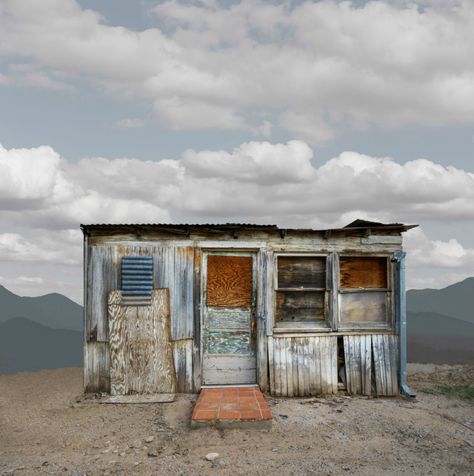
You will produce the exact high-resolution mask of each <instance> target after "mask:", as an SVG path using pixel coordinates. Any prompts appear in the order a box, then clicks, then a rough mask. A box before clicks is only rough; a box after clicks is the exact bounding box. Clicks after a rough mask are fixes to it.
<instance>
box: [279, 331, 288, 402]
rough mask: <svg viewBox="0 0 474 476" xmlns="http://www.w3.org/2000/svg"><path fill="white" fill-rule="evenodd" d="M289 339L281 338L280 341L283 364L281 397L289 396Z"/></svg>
mask: <svg viewBox="0 0 474 476" xmlns="http://www.w3.org/2000/svg"><path fill="white" fill-rule="evenodd" d="M288 340H289V339H286V338H281V339H279V341H280V359H281V360H280V362H281V377H280V378H281V395H283V396H285V397H287V396H288V375H287V360H286V356H287V353H288V351H287V348H288V344H289V342H288Z"/></svg>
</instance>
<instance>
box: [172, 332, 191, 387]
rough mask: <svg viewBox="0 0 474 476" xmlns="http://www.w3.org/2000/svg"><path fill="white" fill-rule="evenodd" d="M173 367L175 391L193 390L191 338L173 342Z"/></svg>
mask: <svg viewBox="0 0 474 476" xmlns="http://www.w3.org/2000/svg"><path fill="white" fill-rule="evenodd" d="M173 358H174V367H175V369H176V391H177V392H180V393H192V391H193V340H192V339H186V340H177V341H175V342H173Z"/></svg>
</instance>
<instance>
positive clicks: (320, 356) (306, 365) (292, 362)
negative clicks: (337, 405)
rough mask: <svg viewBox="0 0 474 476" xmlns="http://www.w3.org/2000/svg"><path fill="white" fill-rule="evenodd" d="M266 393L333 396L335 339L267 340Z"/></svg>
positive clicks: (322, 337)
mask: <svg viewBox="0 0 474 476" xmlns="http://www.w3.org/2000/svg"><path fill="white" fill-rule="evenodd" d="M268 350H269V366H270V392H271V394H272V395H275V396H284V397H303V396H310V395H324V394H335V393H337V337H336V336H308V337H290V336H284V337H276V336H274V337H269V338H268Z"/></svg>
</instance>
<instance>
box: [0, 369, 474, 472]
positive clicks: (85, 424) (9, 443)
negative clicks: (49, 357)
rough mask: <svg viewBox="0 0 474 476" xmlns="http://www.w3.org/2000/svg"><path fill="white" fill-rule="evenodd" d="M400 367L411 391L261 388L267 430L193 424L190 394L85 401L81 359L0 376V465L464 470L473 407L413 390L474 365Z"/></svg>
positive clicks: (465, 379) (473, 459) (469, 379)
mask: <svg viewBox="0 0 474 476" xmlns="http://www.w3.org/2000/svg"><path fill="white" fill-rule="evenodd" d="M410 371H411V374H410V385H411V386H412V388H414V389H416V390H417V391H418V395H417V398H416V399H415V400H408V399H404V398H401V397H400V398H376V399H368V398H363V397H354V398H352V397H347V396H343V395H341V396H337V397H332V398H327V399H324V398H305V399H297V398H295V399H288V398H272V397H268V401H269V404H270V407H271V410H272V413H273V426H272V429H271V430H235V429H234V430H216V429H213V428H200V429H196V430H191V429H190V428H189V420H190V414H191V410H192V405H193V402H194V401H195V398H196V397H195V396H194V395H179V396H178V398H177V399H176V401H175V402H173V403H166V404H136V405H105V404H98V403H91V402H90V401H87V400H84V399H82V398H78V397H80V395H81V391H82V386H81V385H82V372H81V370H80V369H58V370H44V371H41V372H34V373H18V374H16V375H13V376H0V474H5V475H6V474H15V475H37V474H65V475H74V476H79V475H85V474H87V475H96V474H97V475H102V474H104V475H105V474H110V475H112V474H113V475H115V474H123V475H132V474H139V475H140V474H142V475H148V474H158V475H176V476H179V475H183V476H190V475H208V474H210V475H212V474H223V475H241V474H242V475H243V474H245V475H246V474H252V475H267V474H278V475H313V474H318V475H319V474H321V475H327V474H356V475H380V474H384V475H392V474H401V473H405V474H433V475H437V474H440V475H441V474H442V475H468V474H474V405H473V404H472V403H469V402H466V401H462V400H458V399H455V398H447V397H445V396H437V395H431V394H428V393H424V392H422V391H420V389H421V388H425V387H429V386H432V385H433V384H435V383H463V384H465V383H470V384H473V383H474V367H472V366H470V367H468V366H430V365H412V366H411V369H410ZM210 452H216V453H219V456H218V457H217V458H216V459H215V460H214V461H207V460H206V459H205V456H206V454H208V453H210Z"/></svg>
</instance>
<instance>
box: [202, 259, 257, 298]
mask: <svg viewBox="0 0 474 476" xmlns="http://www.w3.org/2000/svg"><path fill="white" fill-rule="evenodd" d="M252 286H253V283H252V257H251V256H225V255H224V256H220V255H208V257H207V305H208V306H216V307H250V306H251V305H252Z"/></svg>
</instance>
